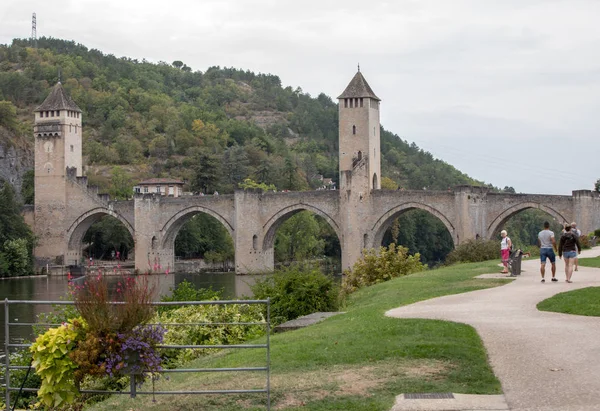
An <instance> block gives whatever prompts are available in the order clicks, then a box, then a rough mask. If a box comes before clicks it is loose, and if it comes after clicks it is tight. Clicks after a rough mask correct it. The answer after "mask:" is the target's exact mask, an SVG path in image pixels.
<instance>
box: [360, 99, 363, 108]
mask: <svg viewBox="0 0 600 411" xmlns="http://www.w3.org/2000/svg"><path fill="white" fill-rule="evenodd" d="M360 106H361V107H362V106H363V99H362V97H361V98H360Z"/></svg>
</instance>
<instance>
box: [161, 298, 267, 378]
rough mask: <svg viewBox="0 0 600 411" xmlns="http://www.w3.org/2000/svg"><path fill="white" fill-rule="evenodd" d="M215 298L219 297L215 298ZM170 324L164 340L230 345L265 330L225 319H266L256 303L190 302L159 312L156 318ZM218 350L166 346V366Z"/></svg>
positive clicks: (260, 326) (261, 327)
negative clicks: (210, 303) (191, 303)
mask: <svg viewBox="0 0 600 411" xmlns="http://www.w3.org/2000/svg"><path fill="white" fill-rule="evenodd" d="M214 299H216V298H214ZM153 322H157V323H160V324H162V326H164V327H168V328H169V332H167V333H166V334H165V336H164V343H165V344H167V345H169V344H171V345H228V344H239V343H241V342H244V341H246V340H249V339H253V338H256V337H259V336H260V335H262V334H264V332H265V327H264V326H262V325H231V324H223V323H248V322H252V323H264V322H265V319H264V317H263V315H262V312H261V307H260V306H259V305H257V304H254V305H249V304H227V305H187V306H183V307H180V308H176V309H174V310H169V311H165V312H162V313H159V314H158V315H157V317H156V318H155V319H154V320H153ZM182 323H220V324H215V325H178V326H171V327H169V324H182ZM214 351H215V350H214V349H213V350H208V349H204V350H200V349H165V350H163V354H162V357H163V361H164V362H165V363H166V366H167V367H169V368H171V367H176V366H179V365H181V364H183V363H185V362H188V361H190V360H193V359H194V358H197V357H200V356H202V355H206V354H209V353H211V352H214Z"/></svg>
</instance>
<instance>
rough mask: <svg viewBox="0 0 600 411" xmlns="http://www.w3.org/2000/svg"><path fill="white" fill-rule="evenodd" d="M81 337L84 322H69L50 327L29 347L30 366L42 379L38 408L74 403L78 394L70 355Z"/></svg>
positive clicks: (79, 319) (83, 330) (78, 319)
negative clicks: (31, 360)
mask: <svg viewBox="0 0 600 411" xmlns="http://www.w3.org/2000/svg"><path fill="white" fill-rule="evenodd" d="M84 336H85V323H84V322H83V320H82V319H81V318H77V319H71V320H69V321H68V322H67V323H63V324H62V325H61V326H60V327H57V328H50V329H49V330H48V331H46V332H45V333H44V334H42V335H40V336H38V337H37V339H36V340H35V342H34V343H33V344H32V345H31V347H30V351H31V353H32V356H33V363H32V366H33V368H34V369H35V372H36V374H37V375H39V376H40V378H41V380H42V383H41V386H40V389H39V390H38V398H39V402H38V403H37V404H36V406H37V407H42V408H44V409H49V408H53V407H60V406H62V405H65V404H70V403H72V402H73V401H74V400H75V397H76V396H77V395H78V390H77V387H76V384H75V379H74V371H75V370H76V369H77V364H76V363H75V362H74V361H73V360H72V359H71V358H70V356H69V354H70V353H71V351H73V349H74V348H75V347H76V346H77V344H78V343H79V341H81V340H82V339H83V338H84Z"/></svg>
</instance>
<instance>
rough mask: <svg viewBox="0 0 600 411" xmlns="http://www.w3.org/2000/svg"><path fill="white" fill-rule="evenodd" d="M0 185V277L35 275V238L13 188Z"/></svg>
mask: <svg viewBox="0 0 600 411" xmlns="http://www.w3.org/2000/svg"><path fill="white" fill-rule="evenodd" d="M0 184H1V188H0V276H2V277H6V276H14V275H28V274H31V273H33V245H34V236H33V233H32V232H31V229H30V228H29V226H27V224H26V223H25V220H23V217H22V216H21V208H20V206H19V204H18V203H17V201H16V199H15V195H14V190H13V188H12V186H11V185H10V184H8V183H6V182H0Z"/></svg>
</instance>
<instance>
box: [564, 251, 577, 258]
mask: <svg viewBox="0 0 600 411" xmlns="http://www.w3.org/2000/svg"><path fill="white" fill-rule="evenodd" d="M563 257H564V258H575V257H577V251H565V252H564V253H563Z"/></svg>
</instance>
